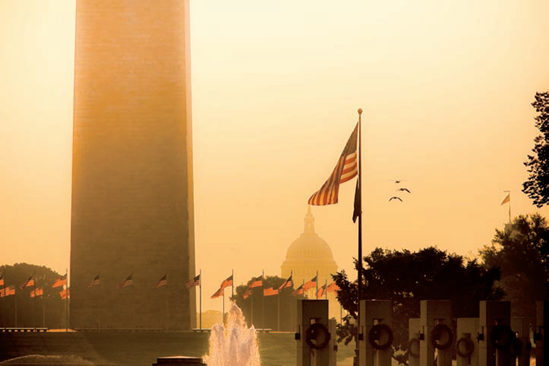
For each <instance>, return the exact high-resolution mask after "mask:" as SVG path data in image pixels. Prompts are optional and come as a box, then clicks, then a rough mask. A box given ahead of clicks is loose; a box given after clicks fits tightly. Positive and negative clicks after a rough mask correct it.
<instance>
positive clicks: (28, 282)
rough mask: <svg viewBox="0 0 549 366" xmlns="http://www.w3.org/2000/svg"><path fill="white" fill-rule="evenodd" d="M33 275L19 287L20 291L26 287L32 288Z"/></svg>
mask: <svg viewBox="0 0 549 366" xmlns="http://www.w3.org/2000/svg"><path fill="white" fill-rule="evenodd" d="M33 277H34V275H32V276H30V277H29V279H28V280H27V281H26V282H24V283H22V284H21V286H19V288H20V289H21V290H22V289H24V288H27V287H31V286H34V278H33Z"/></svg>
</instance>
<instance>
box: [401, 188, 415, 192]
mask: <svg viewBox="0 0 549 366" xmlns="http://www.w3.org/2000/svg"><path fill="white" fill-rule="evenodd" d="M398 191H402V192H408V193H412V192H410V190H409V189H408V188H399V189H397V192H398Z"/></svg>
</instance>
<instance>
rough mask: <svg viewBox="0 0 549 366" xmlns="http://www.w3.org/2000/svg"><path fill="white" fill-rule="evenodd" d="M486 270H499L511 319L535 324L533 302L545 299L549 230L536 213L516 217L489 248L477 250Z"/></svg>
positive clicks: (548, 266)
mask: <svg viewBox="0 0 549 366" xmlns="http://www.w3.org/2000/svg"><path fill="white" fill-rule="evenodd" d="M480 255H481V257H482V259H483V260H484V263H485V265H486V266H488V267H492V266H499V267H500V268H501V281H500V283H501V286H502V287H503V289H504V291H505V293H506V295H505V300H508V301H510V302H511V312H512V314H511V315H512V316H515V317H528V318H529V319H530V322H531V323H532V322H533V321H535V316H536V308H535V302H536V301H538V300H544V299H547V284H548V282H547V278H548V277H547V275H548V274H549V227H548V226H547V221H546V220H545V218H543V217H542V216H540V215H539V214H533V215H528V216H525V215H520V216H518V217H515V218H514V219H513V221H512V222H511V223H510V224H507V225H505V228H504V229H503V230H497V229H496V234H495V236H494V239H492V245H490V246H485V247H484V248H483V249H481V250H480Z"/></svg>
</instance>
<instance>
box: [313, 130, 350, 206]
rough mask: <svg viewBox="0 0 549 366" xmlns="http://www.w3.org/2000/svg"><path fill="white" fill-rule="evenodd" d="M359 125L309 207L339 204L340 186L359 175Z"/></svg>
mask: <svg viewBox="0 0 549 366" xmlns="http://www.w3.org/2000/svg"><path fill="white" fill-rule="evenodd" d="M357 136H358V124H357V125H356V127H355V129H354V130H353V133H352V134H351V137H350V138H349V141H347V145H345V149H343V152H342V153H341V156H340V157H339V160H338V161H337V165H336V167H335V168H334V171H333V172H332V174H331V175H330V177H329V178H328V180H327V181H326V182H325V183H324V185H323V186H322V187H320V189H319V190H318V191H317V192H315V193H314V194H313V195H312V196H311V198H309V205H314V206H325V205H333V204H335V203H337V197H338V194H339V185H340V184H341V183H345V182H347V181H349V180H351V179H353V178H354V177H356V176H357V175H358V170H357V166H358V165H357V141H358V138H357Z"/></svg>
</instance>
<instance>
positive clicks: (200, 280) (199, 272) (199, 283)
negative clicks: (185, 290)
mask: <svg viewBox="0 0 549 366" xmlns="http://www.w3.org/2000/svg"><path fill="white" fill-rule="evenodd" d="M198 276H199V277H198V279H199V282H198V294H199V296H198V297H199V298H200V299H199V302H198V303H199V306H198V308H199V311H200V313H199V314H200V316H199V319H200V331H202V268H201V269H200V270H199V271H198Z"/></svg>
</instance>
